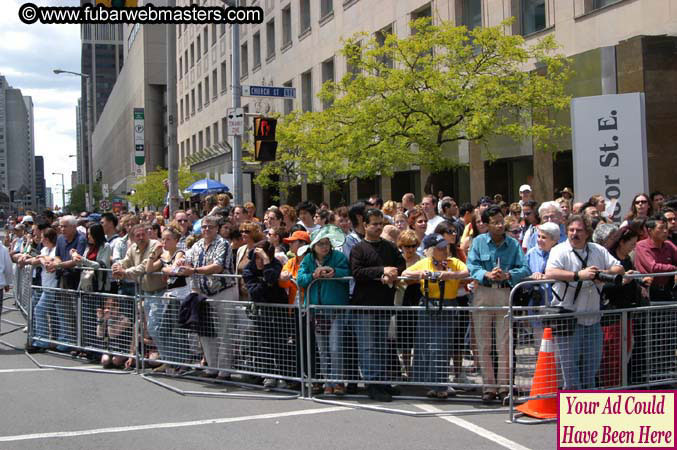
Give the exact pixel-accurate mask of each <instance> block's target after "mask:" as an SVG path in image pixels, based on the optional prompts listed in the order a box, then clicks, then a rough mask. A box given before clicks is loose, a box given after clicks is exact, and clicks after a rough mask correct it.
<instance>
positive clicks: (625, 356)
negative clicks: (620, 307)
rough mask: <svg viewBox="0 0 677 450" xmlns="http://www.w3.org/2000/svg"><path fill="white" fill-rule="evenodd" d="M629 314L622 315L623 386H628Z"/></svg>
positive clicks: (624, 312)
mask: <svg viewBox="0 0 677 450" xmlns="http://www.w3.org/2000/svg"><path fill="white" fill-rule="evenodd" d="M627 340H628V312H627V311H623V312H622V313H621V386H628V360H629V358H628V346H627Z"/></svg>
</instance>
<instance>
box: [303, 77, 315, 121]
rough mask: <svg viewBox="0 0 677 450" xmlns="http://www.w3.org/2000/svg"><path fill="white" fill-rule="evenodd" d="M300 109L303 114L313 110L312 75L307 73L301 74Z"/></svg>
mask: <svg viewBox="0 0 677 450" xmlns="http://www.w3.org/2000/svg"><path fill="white" fill-rule="evenodd" d="M301 91H302V92H301V95H302V97H301V109H302V110H303V112H308V111H312V110H313V73H312V71H310V70H309V71H308V72H306V73H303V74H301Z"/></svg>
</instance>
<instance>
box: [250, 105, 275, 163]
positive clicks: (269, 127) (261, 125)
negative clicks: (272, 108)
mask: <svg viewBox="0 0 677 450" xmlns="http://www.w3.org/2000/svg"><path fill="white" fill-rule="evenodd" d="M276 126H277V119H273V118H271V117H260V116H259V117H255V118H254V159H255V160H256V161H275V152H276V150H277V141H276V140H275V127H276Z"/></svg>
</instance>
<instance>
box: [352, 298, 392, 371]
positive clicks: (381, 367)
mask: <svg viewBox="0 0 677 450" xmlns="http://www.w3.org/2000/svg"><path fill="white" fill-rule="evenodd" d="M350 320H351V323H352V325H353V329H354V331H355V337H356V338H357V349H358V357H359V365H360V370H361V371H362V378H363V379H364V380H365V381H385V367H386V357H387V355H388V352H387V349H386V337H387V336H388V326H389V325H390V313H388V312H386V311H353V312H352V314H351V319H350Z"/></svg>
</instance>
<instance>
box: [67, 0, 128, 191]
mask: <svg viewBox="0 0 677 450" xmlns="http://www.w3.org/2000/svg"><path fill="white" fill-rule="evenodd" d="M87 3H92V2H91V1H89V0H81V1H80V4H81V5H84V4H87ZM122 29H123V26H122V24H83V25H81V26H80V40H81V44H82V57H81V60H80V64H81V66H80V72H81V73H82V74H85V75H89V77H90V79H91V80H92V84H91V90H92V92H87V80H86V79H85V78H84V77H83V78H82V80H81V92H82V95H81V98H80V100H79V101H78V106H77V108H76V115H77V127H76V128H77V130H78V140H77V160H78V163H77V165H78V173H79V176H78V183H80V184H87V183H88V182H89V174H90V171H89V154H90V153H89V133H90V130H89V128H88V114H89V108H90V107H91V108H92V112H93V114H92V117H93V124H92V129H94V128H95V127H96V124H97V122H98V120H99V118H100V117H101V114H102V113H103V110H104V107H105V106H106V102H107V101H108V97H109V96H110V94H111V92H112V91H113V86H115V82H116V80H117V78H118V75H119V73H120V71H121V70H122V67H123V63H124V53H125V52H124V45H123V31H122ZM90 99H94V101H93V103H92V104H91V105H90V103H89V101H90ZM92 173H93V174H94V176H95V177H96V173H95V171H93V172H92Z"/></svg>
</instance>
